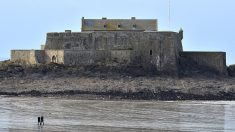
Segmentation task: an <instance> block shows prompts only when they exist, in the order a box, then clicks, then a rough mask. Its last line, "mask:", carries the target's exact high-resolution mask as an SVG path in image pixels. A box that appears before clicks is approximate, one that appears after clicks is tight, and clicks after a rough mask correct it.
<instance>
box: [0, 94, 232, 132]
mask: <svg viewBox="0 0 235 132" xmlns="http://www.w3.org/2000/svg"><path fill="white" fill-rule="evenodd" d="M41 115H43V116H44V118H45V125H44V126H42V127H40V126H38V125H37V117H38V116H41ZM12 131H17V132H31V131H38V132H64V131H65V132H70V131H71V132H73V131H81V132H83V131H85V132H110V131H112V132H113V131H114V132H115V131H116V132H117V131H128V132H138V131H140V132H156V131H205V132H208V131H218V132H220V131H228V132H229V131H235V101H103V100H78V99H71V98H70V99H69V98H46V97H45V98H44V97H40V98H36V97H35V98H31V97H0V132H12Z"/></svg>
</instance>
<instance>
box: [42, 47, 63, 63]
mask: <svg viewBox="0 0 235 132" xmlns="http://www.w3.org/2000/svg"><path fill="white" fill-rule="evenodd" d="M53 58H55V59H54V60H53ZM44 62H45V63H50V62H56V63H59V64H64V50H45V56H44Z"/></svg>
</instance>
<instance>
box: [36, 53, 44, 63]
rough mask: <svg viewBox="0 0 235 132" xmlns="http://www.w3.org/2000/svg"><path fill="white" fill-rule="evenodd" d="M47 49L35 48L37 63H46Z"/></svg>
mask: <svg viewBox="0 0 235 132" xmlns="http://www.w3.org/2000/svg"><path fill="white" fill-rule="evenodd" d="M44 58H45V51H44V50H35V60H36V62H37V63H42V64H44V63H45V59H44Z"/></svg>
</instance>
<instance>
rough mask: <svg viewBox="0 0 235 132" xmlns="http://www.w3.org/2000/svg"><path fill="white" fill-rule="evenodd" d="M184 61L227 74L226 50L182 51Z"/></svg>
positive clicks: (181, 55)
mask: <svg viewBox="0 0 235 132" xmlns="http://www.w3.org/2000/svg"><path fill="white" fill-rule="evenodd" d="M180 57H181V58H182V59H184V62H182V63H191V62H193V63H192V64H195V65H198V66H200V67H205V68H207V69H210V70H214V71H215V72H217V73H219V74H224V75H227V66H226V53H225V52H191V51H187V52H180Z"/></svg>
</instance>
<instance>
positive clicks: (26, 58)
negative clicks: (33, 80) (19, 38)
mask: <svg viewBox="0 0 235 132" xmlns="http://www.w3.org/2000/svg"><path fill="white" fill-rule="evenodd" d="M11 61H20V62H24V63H26V64H36V63H37V61H36V59H35V50H12V51H11Z"/></svg>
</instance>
